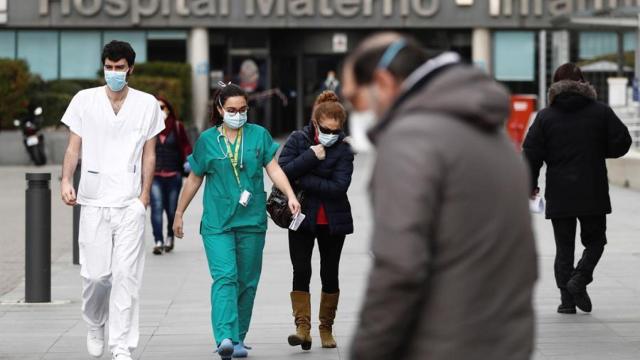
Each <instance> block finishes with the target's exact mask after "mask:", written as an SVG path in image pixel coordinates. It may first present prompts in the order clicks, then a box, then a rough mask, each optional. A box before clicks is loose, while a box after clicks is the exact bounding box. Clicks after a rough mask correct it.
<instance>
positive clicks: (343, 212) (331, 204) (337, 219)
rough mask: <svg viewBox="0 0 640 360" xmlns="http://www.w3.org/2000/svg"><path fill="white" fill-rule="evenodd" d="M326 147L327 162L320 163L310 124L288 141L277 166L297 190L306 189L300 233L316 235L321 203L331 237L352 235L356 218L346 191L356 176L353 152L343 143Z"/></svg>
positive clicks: (313, 132) (325, 160)
mask: <svg viewBox="0 0 640 360" xmlns="http://www.w3.org/2000/svg"><path fill="white" fill-rule="evenodd" d="M344 137H345V136H344V134H341V135H340V139H339V140H338V142H337V143H336V144H335V145H333V146H331V147H327V148H326V154H327V155H326V159H324V160H322V161H321V160H318V158H317V157H316V155H315V153H314V152H313V150H311V149H310V147H311V146H312V145H315V141H314V140H313V139H314V138H315V131H314V127H313V126H311V125H308V126H306V127H305V128H304V129H302V130H301V131H296V132H294V133H293V134H291V136H290V137H289V139H288V140H287V143H286V144H285V145H284V148H283V149H282V153H280V158H279V159H278V163H279V164H280V166H281V167H282V169H283V170H284V172H285V174H287V177H288V178H289V181H290V182H291V184H293V186H294V188H296V189H302V190H304V196H305V197H304V203H303V204H302V213H303V214H305V215H306V218H305V220H304V222H303V223H302V225H301V226H300V230H301V231H307V232H314V231H315V228H316V218H317V216H318V210H319V209H320V204H321V203H322V204H323V205H324V209H325V213H326V215H327V220H328V222H329V230H330V232H331V234H332V235H347V234H351V233H353V217H352V215H351V204H349V199H348V197H347V190H348V189H349V185H350V184H351V176H352V174H353V151H352V150H351V146H350V145H349V144H348V143H346V142H345V141H344Z"/></svg>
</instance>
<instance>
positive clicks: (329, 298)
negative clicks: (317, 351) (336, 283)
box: [320, 292, 340, 349]
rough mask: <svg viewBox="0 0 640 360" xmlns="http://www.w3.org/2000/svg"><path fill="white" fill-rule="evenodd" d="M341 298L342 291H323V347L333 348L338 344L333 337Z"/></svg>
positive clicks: (321, 327) (321, 303) (321, 336)
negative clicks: (334, 321)
mask: <svg viewBox="0 0 640 360" xmlns="http://www.w3.org/2000/svg"><path fill="white" fill-rule="evenodd" d="M339 298H340V293H339V292H337V293H335V294H327V293H322V297H321V299H320V340H321V341H322V347H323V348H328V349H333V348H335V347H337V346H338V345H337V344H336V340H335V339H334V338H333V320H334V319H335V318H336V311H337V310H338V299H339Z"/></svg>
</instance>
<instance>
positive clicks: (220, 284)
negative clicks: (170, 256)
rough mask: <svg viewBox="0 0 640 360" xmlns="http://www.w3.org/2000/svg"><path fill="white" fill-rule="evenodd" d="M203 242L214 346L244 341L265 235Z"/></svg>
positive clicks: (238, 235)
mask: <svg viewBox="0 0 640 360" xmlns="http://www.w3.org/2000/svg"><path fill="white" fill-rule="evenodd" d="M203 240H204V248H205V251H206V253H207V261H208V262H209V271H210V272H211V277H212V278H213V284H212V285H211V323H212V325H213V333H214V336H215V338H216V343H217V344H220V342H222V340H224V339H231V340H232V341H233V342H234V343H238V342H239V341H244V339H245V337H246V336H247V332H248V331H249V324H250V323H251V313H252V311H253V302H254V299H255V297H256V291H257V289H258V282H259V281H260V273H261V271H262V250H263V249H264V241H265V233H251V232H241V231H231V232H227V233H224V234H219V235H206V236H203Z"/></svg>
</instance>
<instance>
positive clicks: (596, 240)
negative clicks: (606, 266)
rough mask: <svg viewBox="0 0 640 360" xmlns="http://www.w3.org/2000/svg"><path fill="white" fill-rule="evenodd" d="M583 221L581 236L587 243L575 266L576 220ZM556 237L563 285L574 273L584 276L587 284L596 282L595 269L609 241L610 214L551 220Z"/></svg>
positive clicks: (557, 269)
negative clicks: (608, 218)
mask: <svg viewBox="0 0 640 360" xmlns="http://www.w3.org/2000/svg"><path fill="white" fill-rule="evenodd" d="M578 220H579V221H580V238H581V240H582V245H583V246H584V248H585V249H584V252H583V253H582V258H581V259H580V261H578V265H577V266H576V267H575V268H574V254H575V246H576V244H575V242H576V223H577V221H578ZM551 222H552V224H553V234H554V236H555V239H556V260H555V266H554V270H555V275H556V284H557V285H558V287H559V288H561V289H562V288H565V287H566V286H567V282H569V280H570V279H571V277H573V276H574V275H580V276H581V278H582V279H581V280H582V282H583V284H584V285H587V284H589V283H591V282H592V281H593V271H594V270H595V268H596V265H597V264H598V261H600V258H601V257H602V253H603V252H604V246H605V245H606V244H607V235H606V231H607V217H606V215H597V216H581V217H577V218H575V217H570V218H560V219H551Z"/></svg>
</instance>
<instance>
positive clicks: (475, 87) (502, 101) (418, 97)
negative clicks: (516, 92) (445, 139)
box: [385, 65, 510, 131]
mask: <svg viewBox="0 0 640 360" xmlns="http://www.w3.org/2000/svg"><path fill="white" fill-rule="evenodd" d="M416 112H436V113H444V114H447V115H450V116H452V117H455V118H458V119H460V120H462V121H465V122H468V123H469V124H471V125H473V126H476V127H478V128H481V129H483V130H485V131H496V130H497V129H498V128H500V127H502V126H503V125H504V123H505V122H506V120H507V118H508V116H509V112H510V106H509V92H508V91H507V90H506V89H505V87H504V86H502V85H500V84H498V83H497V82H495V81H494V80H493V79H491V78H490V77H488V76H487V75H486V74H485V73H484V72H483V71H482V70H480V69H477V68H474V67H471V66H468V65H453V66H449V67H447V68H444V69H442V70H441V72H440V73H438V74H436V75H434V77H433V78H432V79H430V80H428V81H427V82H426V83H425V84H424V85H422V88H420V89H415V90H414V91H413V94H412V95H410V96H409V97H408V98H407V99H406V100H405V101H404V103H403V104H401V105H400V106H399V107H397V109H396V110H395V111H393V113H389V114H387V116H386V117H385V118H388V119H390V118H392V117H398V116H402V115H404V114H410V113H416Z"/></svg>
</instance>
